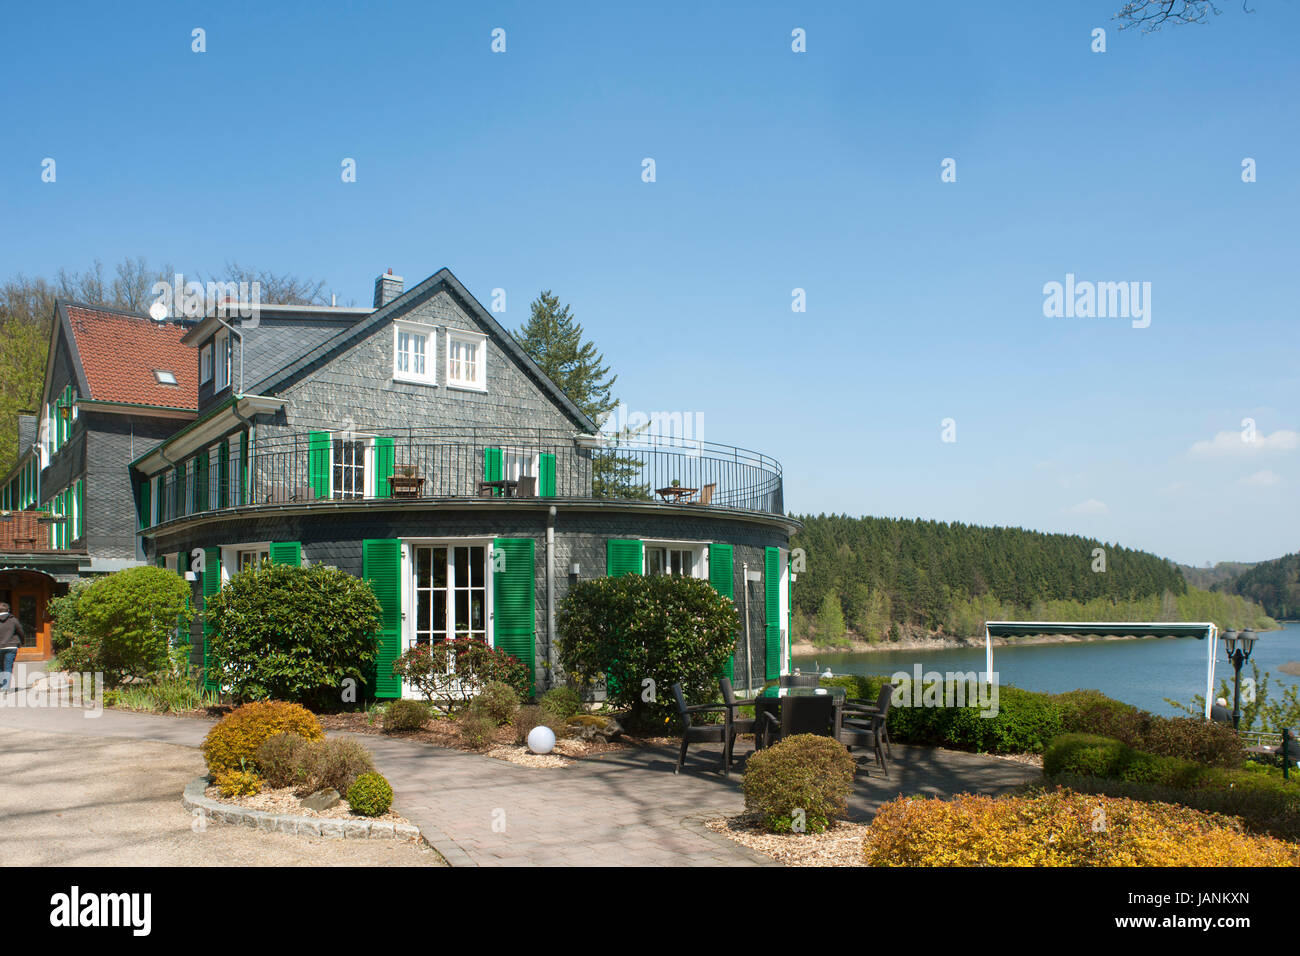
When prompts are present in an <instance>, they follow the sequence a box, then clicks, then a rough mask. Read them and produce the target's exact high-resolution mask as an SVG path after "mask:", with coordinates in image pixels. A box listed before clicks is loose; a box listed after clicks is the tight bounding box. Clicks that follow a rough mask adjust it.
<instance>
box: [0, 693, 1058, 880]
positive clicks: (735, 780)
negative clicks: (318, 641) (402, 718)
mask: <svg viewBox="0 0 1300 956" xmlns="http://www.w3.org/2000/svg"><path fill="white" fill-rule="evenodd" d="M209 726H210V723H209V722H207V721H202V720H193V719H186V718H176V717H163V716H157V715H151V714H134V713H128V712H122V711H105V712H103V714H102V715H101V716H100V717H98V718H92V719H87V718H85V717H83V716H82V713H81V712H80V711H75V710H71V709H58V708H45V709H24V708H10V707H5V708H0V727H7V728H14V729H21V728H27V729H31V730H38V731H44V732H48V733H68V734H80V735H85V736H109V737H131V738H137V739H144V740H155V741H161V742H164V743H173V744H182V745H186V746H197V745H198V744H199V743H200V741H202V739H203V736H204V735H205V734H206V733H207V730H208V727H209ZM358 739H359V740H361V742H362V743H364V744H365V746H367V747H368V748H370V750H371V752H372V753H373V754H374V756H375V764H376V766H377V767H378V768H379V769H380V771H381V772H382V773H383V774H384V776H386V777H387V778H388V779H389V781H390V782H391V783H392V785H393V790H394V792H395V794H396V799H395V803H394V806H395V809H397V810H398V811H399V812H401V813H402V814H403V815H404V816H406V817H407V818H408V819H410V820H411V821H412V822H413V823H415V824H417V825H418V826H419V827H420V828H421V830H423V831H424V834H425V837H426V839H428V841H429V842H430V843H431V844H432V845H433V846H434V847H435V848H436V849H437V850H438V851H439V852H440V853H441V854H442V855H443V856H444V857H445V858H446V859H447V862H448V863H450V864H451V865H453V866H519V865H531V866H548V865H552V866H570V865H596V866H746V865H770V864H771V863H772V861H771V860H769V859H768V858H767V857H764V856H760V855H758V854H756V853H754V852H752V851H750V850H748V849H747V848H745V847H742V846H740V845H739V844H737V843H734V842H733V841H731V840H729V839H727V838H726V837H724V836H721V835H719V834H716V833H713V832H711V831H708V830H706V829H704V827H703V826H702V822H703V820H705V819H708V818H710V817H718V816H729V815H733V814H735V813H738V812H740V810H741V809H742V808H743V803H744V801H743V798H742V797H741V794H740V774H739V773H736V772H735V771H734V769H733V773H732V776H731V777H730V778H729V779H724V778H723V777H722V775H721V774H720V773H719V772H718V769H717V768H718V763H719V760H718V757H719V749H718V748H717V747H703V746H702V747H698V748H697V747H692V748H691V751H690V753H689V755H688V757H687V763H686V767H685V768H684V769H683V770H682V773H681V774H680V775H678V776H674V775H673V773H672V768H673V764H674V762H675V760H676V751H675V749H670V748H640V749H628V750H623V751H613V752H610V753H608V754H605V755H602V756H601V757H599V758H595V759H587V760H583V761H580V762H577V763H575V764H573V765H570V766H567V767H558V768H530V767H521V766H518V765H516V764H511V763H507V762H506V761H502V760H496V759H493V758H491V757H483V756H480V755H478V754H471V753H465V752H462V751H457V750H449V749H445V748H441V747H434V746H431V745H429V744H424V743H419V742H415V741H409V740H400V739H392V738H386V737H373V736H366V737H359V738H358ZM745 752H746V750H744V749H741V750H740V752H739V753H738V757H740V758H743V756H744V754H745ZM894 758H895V759H894V760H893V761H892V762H891V764H890V777H889V778H888V779H886V778H885V777H884V776H883V775H882V774H881V773H880V770H879V769H878V768H876V767H875V765H874V764H873V763H871V762H870V761H869V760H867V759H866V758H864V759H863V760H862V762H861V763H862V768H863V771H869V772H865V773H864V772H863V771H860V772H859V775H858V781H857V785H856V788H855V792H854V795H853V797H852V799H851V800H850V807H849V809H850V815H851V817H852V818H854V819H859V820H867V819H870V817H871V816H872V814H874V812H875V810H876V809H877V808H878V807H879V806H880V804H881V803H883V802H885V801H887V800H890V799H893V798H894V797H896V796H898V795H899V794H900V793H905V794H917V793H919V794H928V795H933V796H950V795H952V794H954V793H961V792H979V793H997V792H1000V791H1003V790H1006V789H1009V788H1011V787H1015V786H1017V785H1019V784H1021V783H1024V782H1027V781H1030V780H1034V779H1038V777H1039V771H1038V770H1037V769H1036V768H1034V767H1030V766H1026V765H1024V764H1020V763H1015V762H1012V761H1008V760H1002V759H999V758H996V757H988V756H981V755H977V754H966V753H957V752H953V751H946V750H934V749H930V748H924V747H904V746H901V745H896V746H895V747H894ZM740 766H741V768H742V769H743V766H744V765H743V760H742V762H741V764H740ZM176 799H177V801H179V800H180V794H179V793H178V794H177V795H176Z"/></svg>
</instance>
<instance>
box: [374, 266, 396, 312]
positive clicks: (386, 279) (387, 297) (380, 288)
mask: <svg viewBox="0 0 1300 956" xmlns="http://www.w3.org/2000/svg"><path fill="white" fill-rule="evenodd" d="M401 294H402V277H401V276H395V275H393V270H392V269H389V270H388V272H387V274H385V275H381V276H380V277H379V278H378V279H376V280H375V308H376V309H382V308H383V307H384V306H386V305H388V303H390V302H392V301H393V300H394V299H396V298H397V297H398V296H399V295H401Z"/></svg>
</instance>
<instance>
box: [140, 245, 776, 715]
mask: <svg viewBox="0 0 1300 956" xmlns="http://www.w3.org/2000/svg"><path fill="white" fill-rule="evenodd" d="M180 342H181V344H182V345H183V346H185V347H187V348H188V349H189V350H192V351H190V361H191V363H192V370H191V371H192V375H193V377H194V378H195V380H196V381H197V391H196V403H197V413H196V416H195V417H194V418H193V420H192V421H190V422H187V423H182V426H181V427H177V428H174V429H173V431H172V433H171V434H170V435H169V436H167V437H166V438H165V440H163V441H161V442H154V443H152V444H150V445H149V446H148V447H140V448H138V451H137V454H136V455H135V456H134V457H133V458H131V459H127V460H121V461H120V462H119V464H120V466H121V468H122V471H123V473H124V474H126V475H128V476H129V479H128V480H129V482H130V483H131V484H132V486H133V487H134V493H135V507H136V512H137V524H138V535H137V544H138V548H139V550H138V552H137V555H138V557H140V558H142V559H144V560H148V561H151V562H156V563H158V564H160V565H163V566H166V567H169V568H172V569H175V570H176V571H178V573H185V572H187V571H190V570H193V571H194V572H195V573H194V575H193V576H194V577H195V578H196V581H195V588H196V593H195V600H196V604H197V606H199V607H201V606H202V602H203V599H204V597H205V596H210V595H211V594H213V593H215V591H216V590H217V589H219V588H220V587H221V584H222V582H223V581H224V580H227V579H228V578H229V576H230V575H231V574H232V573H235V572H237V571H238V570H239V569H241V568H243V567H246V566H248V565H249V564H250V563H253V562H256V561H259V560H262V559H269V560H271V561H280V562H289V563H300V562H311V563H322V564H326V565H333V566H336V567H339V568H341V569H343V570H346V571H348V572H350V573H352V574H355V575H357V576H359V577H363V578H365V579H366V580H368V581H369V582H370V584H371V585H372V587H373V588H374V590H375V593H376V595H377V596H378V597H379V600H380V603H381V604H382V606H383V609H384V616H383V625H382V629H381V634H380V640H381V653H380V663H379V666H378V678H377V686H376V692H377V694H378V695H379V696H381V697H394V696H398V695H400V694H401V693H402V692H403V689H402V687H401V686H400V682H399V681H397V680H396V679H395V678H392V677H390V676H389V667H388V665H389V663H390V662H391V661H392V660H393V659H394V658H395V657H396V656H397V655H398V654H399V653H401V651H402V650H403V649H405V648H407V647H409V646H411V645H413V644H415V643H417V642H429V641H433V642H436V641H441V640H444V639H447V638H448V637H452V636H469V637H477V638H482V639H484V640H487V641H489V642H491V643H493V644H495V645H496V646H498V647H503V648H506V649H508V650H509V651H511V652H512V653H514V654H516V655H517V656H519V657H520V658H521V659H523V660H524V661H525V662H527V663H528V664H529V665H530V666H531V668H532V669H533V673H534V675H535V683H536V687H537V688H538V689H539V690H540V689H544V688H546V687H549V686H552V685H553V684H554V683H555V679H556V675H555V673H554V669H553V668H554V663H555V648H554V608H555V605H556V602H557V601H559V599H560V598H561V597H562V596H563V595H564V593H565V592H566V590H567V588H568V587H569V584H570V582H571V581H573V580H576V579H579V578H586V577H593V576H599V575H605V574H625V573H677V574H691V575H694V576H697V577H702V578H706V579H708V580H710V581H712V582H713V583H714V585H715V586H716V587H717V588H718V589H719V590H720V591H721V592H723V593H725V594H727V595H728V596H730V597H733V598H735V599H736V603H737V606H738V607H739V608H740V609H741V611H742V613H743V612H744V609H745V607H746V603H748V607H749V612H750V620H749V622H748V626H747V627H746V628H745V629H744V630H743V631H742V633H741V634H739V635H737V652H736V657H735V662H734V665H733V666H734V671H735V676H736V678H737V681H738V683H739V684H741V685H742V686H743V685H745V684H747V683H756V684H761V682H762V680H763V679H764V678H765V677H768V676H775V675H776V674H778V673H781V672H783V671H785V670H786V668H787V667H788V663H789V647H788V640H787V637H786V635H787V633H788V620H789V606H790V605H789V594H790V591H789V574H788V561H787V558H788V547H789V535H790V533H791V531H793V530H794V529H795V527H796V525H795V523H794V522H793V521H792V520H790V519H789V518H787V517H786V516H785V514H784V509H783V501H782V484H781V470H780V466H779V465H778V464H777V463H776V462H775V461H773V460H772V459H770V458H767V457H766V456H763V455H760V454H757V453H753V452H748V451H745V450H742V449H737V448H730V447H724V446H719V445H714V444H712V443H707V442H706V443H700V444H698V445H696V446H693V447H681V446H680V445H678V444H677V443H674V442H671V441H666V440H661V439H653V438H652V439H646V440H638V441H637V442H636V443H635V444H633V445H631V446H628V445H623V446H621V447H619V448H617V449H611V448H610V447H609V445H608V443H607V441H605V440H604V439H602V437H601V436H600V435H599V433H598V429H597V426H596V424H595V423H593V422H591V421H590V420H588V419H587V418H586V417H585V416H584V415H583V413H582V412H581V411H580V410H579V409H578V408H577V407H576V406H575V405H574V404H573V403H572V402H571V401H569V400H568V398H567V397H566V396H565V395H564V394H563V393H562V392H561V391H560V390H559V389H558V388H557V387H556V386H555V384H554V383H553V382H551V381H550V380H549V379H548V378H547V377H546V376H545V375H544V374H543V373H542V372H541V370H540V369H539V368H538V367H537V366H536V365H535V364H534V363H533V361H532V360H531V359H530V358H529V357H528V356H527V355H526V354H525V353H524V352H523V350H522V349H521V348H520V347H519V345H518V344H517V343H516V342H515V340H514V339H513V338H512V337H511V336H510V334H509V333H508V332H506V331H505V330H504V329H503V328H502V327H501V326H500V325H499V324H498V323H497V321H496V320H495V319H494V318H493V317H492V315H491V314H490V313H489V312H488V311H487V310H486V309H484V308H483V306H482V305H481V304H479V302H478V301H477V300H476V299H475V298H474V297H473V296H472V295H470V294H469V292H467V291H466V290H465V288H464V287H463V286H462V285H461V284H460V282H459V281H458V280H457V279H456V277H455V276H454V275H452V274H451V272H449V271H447V270H445V269H444V270H442V271H440V272H438V273H436V274H435V275H433V276H431V277H430V278H428V279H426V280H425V281H423V282H421V283H420V284H418V285H416V286H415V287H414V288H412V289H410V290H409V291H404V289H403V283H402V280H401V279H400V278H398V277H395V276H392V275H391V274H390V275H386V276H381V277H380V278H379V279H378V280H377V281H376V283H375V302H374V308H373V309H321V308H312V307H301V308H292V307H269V306H263V307H262V312H261V316H260V321H259V322H258V323H256V324H255V325H254V324H250V323H245V324H243V325H239V324H233V323H232V324H225V323H224V322H223V321H221V320H218V319H217V318H215V317H210V318H207V319H204V320H202V321H199V322H197V323H195V324H192V325H190V326H189V327H187V328H185V329H184V331H183V334H182V335H181V337H180ZM611 460H613V462H614V465H616V466H617V467H613V468H611V466H610V465H611ZM674 482H676V483H677V484H678V486H679V487H680V488H684V489H695V491H693V492H689V491H687V492H679V493H672V492H670V493H668V495H667V498H668V499H673V498H674V497H676V496H677V495H680V500H664V498H665V496H662V495H657V494H656V491H657V490H658V489H660V488H665V489H666V488H669V487H671V486H672V485H673V484H674ZM746 567H748V569H749V571H750V577H751V581H750V582H749V583H748V584H746V581H745V575H744V569H745V568H746ZM745 587H748V588H749V593H748V595H746V594H745V593H744V590H743V589H744V588H745ZM746 597H748V602H746ZM200 630H201V624H199V625H196V633H195V635H194V637H195V641H194V648H195V659H196V662H197V661H198V660H199V655H200V651H201V648H202V649H205V648H206V640H205V639H204V638H203V636H202V635H201V633H199V631H200ZM746 634H748V636H749V644H748V646H746V645H745V643H744V641H745V636H746Z"/></svg>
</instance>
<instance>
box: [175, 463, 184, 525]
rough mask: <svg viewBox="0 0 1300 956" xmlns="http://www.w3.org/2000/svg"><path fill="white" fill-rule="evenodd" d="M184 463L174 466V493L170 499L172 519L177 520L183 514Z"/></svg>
mask: <svg viewBox="0 0 1300 956" xmlns="http://www.w3.org/2000/svg"><path fill="white" fill-rule="evenodd" d="M185 502H186V496H185V462H181V463H180V464H178V465H177V466H176V491H175V494H174V495H173V497H172V517H173V518H179V517H180V516H181V515H183V514H185V513H186V512H185Z"/></svg>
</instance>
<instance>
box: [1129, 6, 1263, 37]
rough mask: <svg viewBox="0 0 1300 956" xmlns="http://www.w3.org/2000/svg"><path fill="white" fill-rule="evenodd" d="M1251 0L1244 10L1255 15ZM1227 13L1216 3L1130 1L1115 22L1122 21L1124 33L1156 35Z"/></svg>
mask: <svg viewBox="0 0 1300 956" xmlns="http://www.w3.org/2000/svg"><path fill="white" fill-rule="evenodd" d="M1248 2H1249V0H1242V2H1241V9H1242V10H1243V11H1244V12H1246V13H1254V12H1255V11H1254V10H1252V9H1250V7H1249V6H1248V5H1247V4H1248ZM1222 12H1223V11H1222V10H1220V9H1219V8H1218V7H1217V6H1215V5H1214V3H1213V2H1212V0H1129V2H1127V3H1125V4H1124V6H1123V7H1121V8H1120V10H1119V12H1118V13H1116V14H1115V16H1114V19H1116V20H1119V21H1121V22H1120V29H1121V30H1127V29H1128V28H1129V27H1140V28H1141V29H1142V32H1143V33H1155V32H1156V31H1158V30H1159V29H1160V28H1161V27H1162V26H1164V25H1165V24H1166V23H1169V24H1173V25H1175V26H1178V25H1181V24H1184V23H1206V22H1208V21H1209V18H1210V17H1211V16H1216V17H1217V16H1218V15H1219V14H1221V13H1222Z"/></svg>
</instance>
